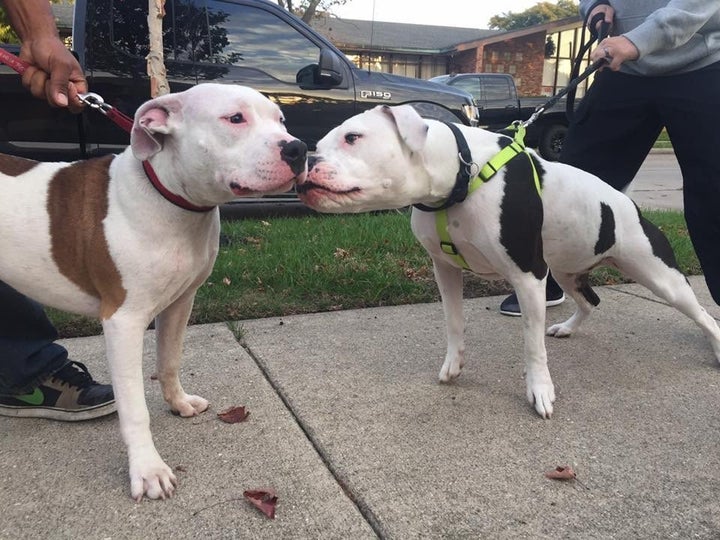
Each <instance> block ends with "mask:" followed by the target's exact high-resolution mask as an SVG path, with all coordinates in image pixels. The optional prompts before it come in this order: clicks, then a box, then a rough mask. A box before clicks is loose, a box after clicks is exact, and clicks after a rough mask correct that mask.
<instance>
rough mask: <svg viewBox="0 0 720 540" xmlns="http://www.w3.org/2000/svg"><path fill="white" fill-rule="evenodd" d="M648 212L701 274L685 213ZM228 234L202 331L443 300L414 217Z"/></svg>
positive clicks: (371, 217)
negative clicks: (212, 325) (215, 325)
mask: <svg viewBox="0 0 720 540" xmlns="http://www.w3.org/2000/svg"><path fill="white" fill-rule="evenodd" d="M644 215H645V216H646V217H647V218H648V219H649V220H650V221H652V222H653V223H655V224H656V225H657V226H659V227H660V228H661V229H662V230H663V231H664V232H665V234H666V235H667V236H668V238H669V239H670V242H671V244H672V246H673V248H674V250H675V253H676V255H677V258H678V262H679V264H680V267H681V269H682V270H683V271H684V272H685V273H686V274H698V273H700V266H699V264H698V261H697V258H696V256H695V252H694V250H693V247H692V244H691V243H690V238H689V237H688V234H687V227H686V225H685V220H684V218H683V215H682V214H681V213H680V212H674V211H652V212H645V213H644ZM222 230H223V240H224V242H223V245H222V246H221V248H220V254H219V256H218V259H217V262H216V264H215V268H214V271H213V273H212V275H211V276H210V278H209V279H208V280H207V282H206V283H205V284H204V285H203V286H202V287H201V288H200V290H199V291H198V295H197V297H196V300H195V308H194V310H193V314H192V320H191V322H192V323H195V324H197V323H209V322H220V321H228V320H240V319H254V318H261V317H269V316H276V315H289V314H298V313H313V312H319V311H332V310H340V309H353V308H362V307H371V306H384V305H398V304H411V303H417V302H432V301H437V300H439V294H438V290H437V287H436V285H435V282H434V279H433V275H432V263H431V261H430V258H429V256H428V255H427V254H426V253H425V250H424V249H423V248H422V247H421V246H420V244H419V243H418V242H417V241H416V240H415V238H414V236H413V235H412V232H411V231H410V214H409V212H408V211H398V212H382V213H377V214H357V215H355V214H352V215H317V216H315V215H314V216H307V217H292V218H273V219H267V220H238V221H227V222H224V223H223V229H222ZM621 282H623V278H622V277H621V276H620V275H619V273H617V272H616V271H613V270H606V269H598V270H595V271H594V272H593V273H592V275H591V283H593V284H594V285H606V284H615V283H621ZM509 290H510V288H509V287H508V285H507V284H506V283H505V282H504V281H497V282H488V281H485V280H482V279H480V278H478V277H476V276H474V275H472V274H471V273H469V272H466V273H465V296H466V297H478V296H488V295H495V294H504V293H505V292H508V291H509ZM49 313H50V316H51V319H52V320H53V322H55V324H56V325H57V327H58V329H59V331H60V333H61V335H62V336H66V337H69V336H79V335H88V334H97V333H99V331H100V326H99V324H98V323H97V322H96V321H93V320H90V319H87V318H83V317H79V316H75V315H68V314H65V313H61V312H58V311H55V310H49Z"/></svg>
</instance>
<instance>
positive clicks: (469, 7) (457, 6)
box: [333, 0, 538, 28]
mask: <svg viewBox="0 0 720 540" xmlns="http://www.w3.org/2000/svg"><path fill="white" fill-rule="evenodd" d="M537 3H538V1H537V0H502V1H499V2H498V1H493V0H440V1H438V2H435V1H431V0H348V2H347V4H346V5H345V6H342V7H335V8H333V13H334V14H335V15H337V16H338V17H342V18H343V19H360V20H366V21H370V20H373V18H374V20H376V21H382V22H399V23H407V24H433V25H437V26H459V27H461V28H488V21H489V20H490V17H492V16H493V15H502V14H504V13H508V12H510V11H512V12H514V13H518V12H520V11H525V10H526V9H527V8H529V7H532V6H534V5H535V4H537ZM373 4H374V10H375V16H374V17H373ZM438 6H442V8H441V9H438Z"/></svg>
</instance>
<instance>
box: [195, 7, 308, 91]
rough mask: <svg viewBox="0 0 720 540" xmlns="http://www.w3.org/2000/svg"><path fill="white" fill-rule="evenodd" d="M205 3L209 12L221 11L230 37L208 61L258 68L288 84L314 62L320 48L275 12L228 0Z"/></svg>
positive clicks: (293, 81) (293, 82)
mask: <svg viewBox="0 0 720 540" xmlns="http://www.w3.org/2000/svg"><path fill="white" fill-rule="evenodd" d="M203 3H204V2H203ZM207 5H208V8H207V10H208V13H210V14H213V13H217V12H221V11H222V12H223V13H225V20H224V23H223V24H224V26H225V27H226V28H228V29H229V31H230V32H231V39H225V41H224V43H223V47H222V49H221V50H220V51H218V52H214V53H213V55H212V56H211V58H210V59H209V61H210V62H215V63H219V62H220V63H230V64H233V65H235V66H238V67H246V68H256V69H261V70H262V71H264V72H265V73H267V74H268V75H270V76H272V77H274V78H276V79H278V80H280V81H283V82H287V83H292V84H295V80H296V76H297V73H298V71H300V69H301V68H303V67H305V66H307V65H308V64H312V63H317V61H318V57H319V56H320V47H318V46H317V45H315V44H314V43H313V42H312V41H310V40H309V39H308V38H307V37H305V36H304V35H302V34H301V33H300V32H298V31H297V30H296V29H295V28H293V27H292V26H290V25H289V24H287V23H286V22H285V21H283V20H282V19H280V18H279V17H278V16H276V15H275V14H273V13H270V12H268V11H265V10H263V9H260V8H258V7H253V6H247V5H242V4H235V3H232V2H222V1H216V2H213V1H208V2H207ZM233 29H238V30H235V31H234V30H233Z"/></svg>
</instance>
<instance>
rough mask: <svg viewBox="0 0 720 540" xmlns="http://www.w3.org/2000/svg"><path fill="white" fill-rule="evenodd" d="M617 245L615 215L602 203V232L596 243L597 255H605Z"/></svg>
mask: <svg viewBox="0 0 720 540" xmlns="http://www.w3.org/2000/svg"><path fill="white" fill-rule="evenodd" d="M614 245H615V214H613V211H612V208H610V207H609V206H608V205H607V204H605V203H604V202H601V203H600V232H599V233H598V239H597V242H596V243H595V255H600V254H601V253H605V252H606V251H607V250H608V249H610V248H611V247H613V246H614Z"/></svg>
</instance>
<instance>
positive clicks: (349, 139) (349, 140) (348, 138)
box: [345, 133, 362, 144]
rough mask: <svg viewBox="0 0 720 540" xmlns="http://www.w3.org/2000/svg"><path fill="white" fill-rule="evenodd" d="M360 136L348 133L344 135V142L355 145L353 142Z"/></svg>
mask: <svg viewBox="0 0 720 540" xmlns="http://www.w3.org/2000/svg"><path fill="white" fill-rule="evenodd" d="M360 137H362V135H360V134H359V133H348V134H346V135H345V142H346V143H348V144H355V141H357V140H358V139H359V138H360Z"/></svg>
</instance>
